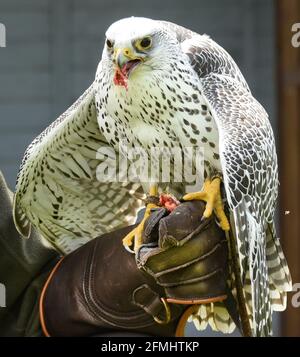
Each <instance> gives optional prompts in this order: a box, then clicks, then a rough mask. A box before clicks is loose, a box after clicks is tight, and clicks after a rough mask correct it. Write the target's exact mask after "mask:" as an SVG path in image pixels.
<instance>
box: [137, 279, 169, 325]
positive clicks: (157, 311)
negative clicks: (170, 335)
mask: <svg viewBox="0 0 300 357" xmlns="http://www.w3.org/2000/svg"><path fill="white" fill-rule="evenodd" d="M132 302H133V304H135V305H136V306H139V307H141V308H142V309H143V310H144V311H145V312H146V313H147V314H149V315H151V316H152V317H153V319H154V320H155V321H156V322H163V323H168V322H170V319H171V316H169V315H170V310H169V308H168V307H167V305H166V304H167V303H166V301H165V300H163V299H162V298H161V297H160V296H159V295H158V294H157V293H156V292H155V291H153V290H152V289H151V288H150V287H149V286H148V285H147V284H143V285H141V286H139V287H138V288H136V289H135V290H134V292H133V294H132ZM162 316H164V317H162Z"/></svg>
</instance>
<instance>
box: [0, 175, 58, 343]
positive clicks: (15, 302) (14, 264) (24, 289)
mask: <svg viewBox="0 0 300 357" xmlns="http://www.w3.org/2000/svg"><path fill="white" fill-rule="evenodd" d="M58 259H59V256H58V254H57V253H56V252H55V251H54V250H53V249H50V248H48V247H46V246H45V245H44V244H43V243H42V240H41V238H40V237H39V235H38V234H37V232H35V231H34V230H33V232H32V234H31V236H30V238H29V239H24V238H21V237H20V235H19V234H18V232H17V231H16V229H15V226H14V222H13V217H12V193H11V191H10V190H9V189H8V187H7V185H6V182H5V179H4V177H3V175H2V173H1V172H0V284H1V285H0V336H40V335H42V331H41V326H40V322H39V313H38V311H39V308H38V307H39V306H38V305H39V296H40V291H41V289H42V287H43V285H44V283H45V281H46V279H47V277H48V275H49V272H50V271H51V270H52V268H53V266H54V265H55V264H56V262H57V260H58Z"/></svg>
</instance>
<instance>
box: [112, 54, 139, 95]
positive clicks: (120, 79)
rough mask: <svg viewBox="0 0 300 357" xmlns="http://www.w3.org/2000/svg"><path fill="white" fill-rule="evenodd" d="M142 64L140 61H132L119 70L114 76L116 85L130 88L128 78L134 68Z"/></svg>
mask: <svg viewBox="0 0 300 357" xmlns="http://www.w3.org/2000/svg"><path fill="white" fill-rule="evenodd" d="M139 62H140V60H132V61H128V62H126V63H125V64H124V66H123V67H122V68H121V69H120V68H117V69H116V72H115V76H114V84H115V85H117V86H122V87H125V88H126V89H127V88H128V85H127V82H128V77H129V75H130V73H131V71H132V70H133V68H134V67H135V66H136V65H137V64H138V63H139Z"/></svg>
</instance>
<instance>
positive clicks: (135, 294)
mask: <svg viewBox="0 0 300 357" xmlns="http://www.w3.org/2000/svg"><path fill="white" fill-rule="evenodd" d="M204 209H205V203H203V202H201V201H194V202H193V201H190V202H185V203H182V204H181V205H180V206H178V207H177V208H176V209H175V210H174V211H173V212H172V213H169V212H168V211H167V210H166V209H165V208H159V209H157V210H155V211H153V212H152V214H151V215H150V217H149V218H148V220H147V221H146V222H145V226H144V232H143V244H142V246H141V247H140V248H139V250H138V252H137V254H136V255H134V254H130V253H129V252H128V251H126V250H125V249H124V247H123V245H122V239H123V237H124V236H125V235H126V234H127V233H128V232H129V231H130V230H132V228H133V227H132V226H131V227H127V228H125V229H121V230H118V231H115V232H112V233H109V234H105V235H103V236H101V237H99V238H96V239H94V240H92V241H90V242H89V243H87V244H85V245H84V246H82V247H81V248H79V249H77V250H76V251H74V252H73V253H71V254H69V255H67V256H66V257H64V258H63V259H62V260H61V261H59V263H58V264H57V265H56V267H55V268H54V270H53V271H52V273H51V274H50V276H49V278H48V280H47V282H46V284H45V286H44V289H43V291H42V294H41V299H40V318H41V324H42V327H43V331H44V333H45V334H46V335H48V336H95V335H100V334H102V335H103V334H106V335H109V333H114V332H116V331H117V332H119V333H124V334H126V333H128V332H138V333H142V334H146V335H152V336H173V335H174V334H175V331H176V327H177V325H178V322H179V320H180V318H181V316H182V315H183V313H184V310H185V309H186V308H187V306H191V304H194V303H208V302H214V301H222V300H224V299H225V298H226V292H227V289H226V280H227V257H228V251H227V242H226V240H225V236H224V232H223V231H222V230H221V229H220V228H219V227H218V226H217V224H216V223H215V220H214V218H213V217H211V218H209V219H206V220H204V221H200V220H199V212H200V213H201V212H202V211H204ZM120 335H121V334H120Z"/></svg>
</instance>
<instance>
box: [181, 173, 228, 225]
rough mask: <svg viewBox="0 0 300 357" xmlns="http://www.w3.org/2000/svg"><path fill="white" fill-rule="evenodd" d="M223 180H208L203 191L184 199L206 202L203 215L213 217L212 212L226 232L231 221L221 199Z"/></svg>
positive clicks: (186, 196) (190, 194) (188, 195)
mask: <svg viewBox="0 0 300 357" xmlns="http://www.w3.org/2000/svg"><path fill="white" fill-rule="evenodd" d="M220 185H221V179H220V178H219V177H216V178H213V179H212V180H210V179H206V180H205V182H204V186H203V189H202V191H200V192H195V193H188V194H187V195H185V196H184V197H183V199H184V200H185V201H192V200H202V201H205V202H206V208H205V211H204V213H203V217H204V218H208V217H210V216H211V214H212V212H213V211H214V212H215V215H216V216H217V218H218V219H219V222H220V226H221V228H222V229H223V230H224V231H228V230H229V229H230V226H229V221H228V219H227V217H226V215H225V212H224V206H223V202H222V197H221V190H220Z"/></svg>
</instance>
